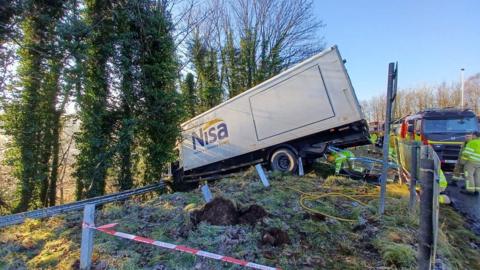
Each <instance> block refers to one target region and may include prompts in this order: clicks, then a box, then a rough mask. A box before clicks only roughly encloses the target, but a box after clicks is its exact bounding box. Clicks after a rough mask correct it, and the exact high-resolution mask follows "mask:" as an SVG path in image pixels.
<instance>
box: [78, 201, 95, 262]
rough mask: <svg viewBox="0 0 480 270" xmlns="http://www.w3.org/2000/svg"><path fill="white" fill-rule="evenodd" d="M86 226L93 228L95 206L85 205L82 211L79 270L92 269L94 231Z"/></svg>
mask: <svg viewBox="0 0 480 270" xmlns="http://www.w3.org/2000/svg"><path fill="white" fill-rule="evenodd" d="M88 226H95V204H87V205H85V208H84V209H83V224H82V244H81V247H80V270H90V268H91V267H92V253H93V235H94V232H95V230H94V229H92V228H89V227H88Z"/></svg>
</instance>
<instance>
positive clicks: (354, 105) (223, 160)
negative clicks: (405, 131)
mask: <svg viewBox="0 0 480 270" xmlns="http://www.w3.org/2000/svg"><path fill="white" fill-rule="evenodd" d="M181 127H182V140H181V142H180V145H179V146H180V147H179V151H180V153H179V154H180V160H179V162H178V163H177V165H176V166H174V167H173V168H172V169H173V174H174V178H176V180H178V179H182V180H184V181H186V182H189V181H191V180H193V179H199V178H203V177H207V176H210V175H215V174H220V173H223V172H227V171H231V170H234V169H237V168H240V167H245V166H248V165H252V164H256V163H263V164H268V165H269V166H270V168H271V169H273V170H279V171H284V172H293V171H295V170H296V169H297V166H298V157H302V158H303V159H302V160H303V162H304V164H306V163H308V162H309V161H311V160H313V159H314V158H317V157H319V156H321V155H322V154H323V153H324V151H325V148H326V145H328V144H331V145H334V146H337V147H349V146H356V145H363V144H367V143H368V142H369V141H368V127H367V124H366V121H365V120H364V117H363V114H362V111H361V108H360V105H359V103H358V100H357V97H356V95H355V92H354V90H353V87H352V85H351V82H350V79H349V77H348V74H347V71H346V69H345V67H344V62H343V59H342V58H341V56H340V54H339V52H338V49H337V47H336V46H334V47H331V48H329V49H327V50H325V51H323V52H321V53H319V54H317V55H315V56H313V57H311V58H309V59H307V60H305V61H303V62H302V63H300V64H297V65H295V66H294V67H292V68H289V69H288V70H285V71H284V72H282V73H280V74H279V75H277V76H275V77H273V78H271V79H269V80H267V81H265V82H263V83H261V84H259V85H257V86H255V87H253V88H251V89H249V90H247V91H245V92H243V93H241V94H239V95H238V96H235V97H233V98H231V99H229V100H227V101H225V102H223V103H222V104H220V105H218V106H216V107H214V108H212V109H210V110H208V111H206V112H204V113H202V114H200V115H198V116H196V117H194V118H193V119H191V120H188V121H187V122H185V123H183V124H182V125H181Z"/></svg>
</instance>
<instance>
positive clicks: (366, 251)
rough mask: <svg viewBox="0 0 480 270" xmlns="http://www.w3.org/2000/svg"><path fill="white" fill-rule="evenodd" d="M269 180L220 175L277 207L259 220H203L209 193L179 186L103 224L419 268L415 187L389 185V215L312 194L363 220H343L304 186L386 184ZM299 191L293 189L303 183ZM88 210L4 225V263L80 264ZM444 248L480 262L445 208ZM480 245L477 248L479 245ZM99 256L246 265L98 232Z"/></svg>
mask: <svg viewBox="0 0 480 270" xmlns="http://www.w3.org/2000/svg"><path fill="white" fill-rule="evenodd" d="M270 181H271V186H270V187H269V188H264V187H263V186H262V184H261V182H260V181H259V179H258V178H257V176H256V174H255V171H254V170H248V171H246V172H243V173H239V174H236V175H233V176H229V177H226V178H225V179H223V180H221V181H218V182H216V183H214V184H211V185H210V187H211V190H212V193H213V194H214V195H215V196H223V197H225V198H228V199H230V200H232V201H233V202H234V203H235V204H236V205H237V206H239V207H240V208H241V207H245V206H248V205H251V204H258V205H260V206H262V207H263V208H265V210H266V211H267V212H268V213H269V215H268V217H266V218H265V219H263V220H261V221H259V222H257V223H256V224H255V225H231V226H213V225H209V224H206V223H203V222H202V223H200V224H199V225H198V226H197V227H194V226H193V224H192V223H191V222H190V218H189V215H190V213H191V212H192V211H194V210H195V209H199V208H200V207H202V206H203V205H204V202H203V199H202V195H201V192H200V191H199V190H195V191H193V192H190V193H174V194H166V195H162V196H161V197H156V198H153V199H150V200H147V201H144V202H142V203H138V202H133V201H128V202H125V203H121V204H120V203H119V204H109V205H106V206H105V207H103V209H102V210H101V211H98V212H97V217H96V223H97V224H107V223H113V222H117V223H119V225H118V227H117V228H116V229H117V230H118V231H123V232H127V233H132V234H136V235H141V236H145V237H150V238H154V239H156V240H161V241H166V242H170V243H175V244H182V245H187V246H190V247H194V248H200V249H203V250H207V251H210V252H216V253H220V254H224V255H228V256H233V257H236V258H239V259H245V260H249V261H253V262H256V263H260V264H265V265H270V266H277V267H281V268H282V269H375V268H381V267H384V269H388V268H390V269H414V268H416V263H415V254H416V245H417V239H416V230H417V228H418V219H417V217H415V216H411V215H410V214H409V213H408V209H407V204H408V190H407V188H406V187H405V186H401V185H396V184H389V186H388V197H387V205H386V211H385V215H384V217H383V219H380V218H379V217H378V216H377V214H376V211H377V209H378V199H377V197H364V198H361V201H362V202H363V203H365V204H366V206H363V205H362V204H358V203H354V202H352V201H350V200H347V199H345V198H341V197H328V198H322V199H319V200H314V201H309V202H307V203H308V206H309V207H312V208H314V209H315V210H318V211H321V212H328V213H331V214H336V215H341V216H345V217H349V218H353V219H355V222H341V221H338V220H336V219H332V218H326V217H324V216H322V215H318V214H312V213H309V212H306V211H305V210H304V209H303V208H302V206H301V205H300V203H299V199H300V196H301V194H300V193H298V192H297V191H302V192H308V193H312V192H316V193H325V192H341V193H345V194H354V193H361V194H370V193H374V194H375V193H378V188H377V187H375V186H372V185H368V184H364V183H362V182H358V181H353V180H350V179H346V178H342V177H335V176H326V180H323V178H322V177H320V176H318V175H317V174H315V173H311V174H308V175H307V176H305V177H296V176H289V175H282V174H274V175H270ZM292 189H294V190H297V191H294V190H292ZM80 218H81V213H76V214H71V215H68V216H67V215H66V216H59V217H55V218H51V219H48V220H42V221H39V220H34V221H33V220H31V221H27V222H26V223H24V224H22V225H20V226H14V227H9V228H6V229H3V230H1V231H0V258H2V259H1V260H0V269H71V268H74V267H76V266H78V258H79V242H80V229H81V228H80V224H81V221H80ZM441 225H442V232H441V234H440V238H439V240H440V245H439V257H440V258H441V260H442V261H443V262H444V263H445V264H446V265H448V266H449V267H450V268H451V269H480V265H479V263H478V260H475V259H472V258H479V256H478V255H479V249H478V245H480V241H479V238H478V236H476V235H474V234H473V233H472V232H471V231H470V230H468V228H467V227H466V222H465V220H464V219H463V218H462V217H461V216H460V215H459V214H457V213H456V212H454V211H453V210H452V209H451V208H449V207H442V212H441ZM269 228H278V229H281V230H283V231H285V232H287V234H288V236H289V238H290V244H286V245H283V246H272V245H270V244H263V243H262V237H263V234H264V232H265V231H266V230H267V229H269ZM475 245H477V247H475ZM93 260H94V263H95V266H97V267H98V268H99V269H103V268H106V269H152V268H153V269H214V270H215V269H241V268H240V267H238V266H235V265H231V264H225V263H221V262H218V261H214V260H209V259H204V258H200V257H195V256H193V255H189V254H184V253H179V252H172V251H168V250H164V249H160V248H157V247H153V246H149V245H145V244H140V243H134V242H131V241H128V240H124V239H118V238H114V237H112V236H110V235H106V234H102V233H96V235H95V248H94V256H93Z"/></svg>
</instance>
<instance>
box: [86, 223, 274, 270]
mask: <svg viewBox="0 0 480 270" xmlns="http://www.w3.org/2000/svg"><path fill="white" fill-rule="evenodd" d="M117 224H118V223H111V224H106V225H102V226H99V227H95V226H92V225H89V224H86V223H83V224H82V226H83V227H84V228H91V229H94V230H97V231H101V232H104V233H106V234H110V235H114V236H118V237H121V238H125V239H129V240H133V241H136V242H141V243H145V244H150V245H154V246H158V247H162V248H166V249H171V250H177V251H180V252H185V253H190V254H193V255H197V256H201V257H205V258H210V259H214V260H219V261H224V262H228V263H233V264H237V265H241V266H245V267H249V268H253V269H261V270H281V269H280V268H275V267H270V266H265V265H261V264H256V263H252V262H247V261H244V260H239V259H235V258H232V257H227V256H223V255H219V254H215V253H210V252H207V251H203V250H199V249H195V248H190V247H187V246H182V245H174V244H170V243H166V242H161V241H157V240H153V239H149V238H145V237H141V236H136V235H133V234H128V233H123V232H117V231H115V230H113V229H112V228H113V227H115V226H116V225H117Z"/></svg>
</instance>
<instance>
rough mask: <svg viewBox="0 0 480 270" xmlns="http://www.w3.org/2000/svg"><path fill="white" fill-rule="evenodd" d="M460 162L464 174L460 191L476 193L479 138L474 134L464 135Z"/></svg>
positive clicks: (478, 186)
mask: <svg viewBox="0 0 480 270" xmlns="http://www.w3.org/2000/svg"><path fill="white" fill-rule="evenodd" d="M460 163H461V164H462V165H463V173H464V175H465V189H464V190H461V192H462V193H467V194H475V195H478V193H479V191H480V139H478V138H477V136H476V135H468V136H466V144H465V147H464V148H463V150H462V153H461V154H460Z"/></svg>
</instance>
